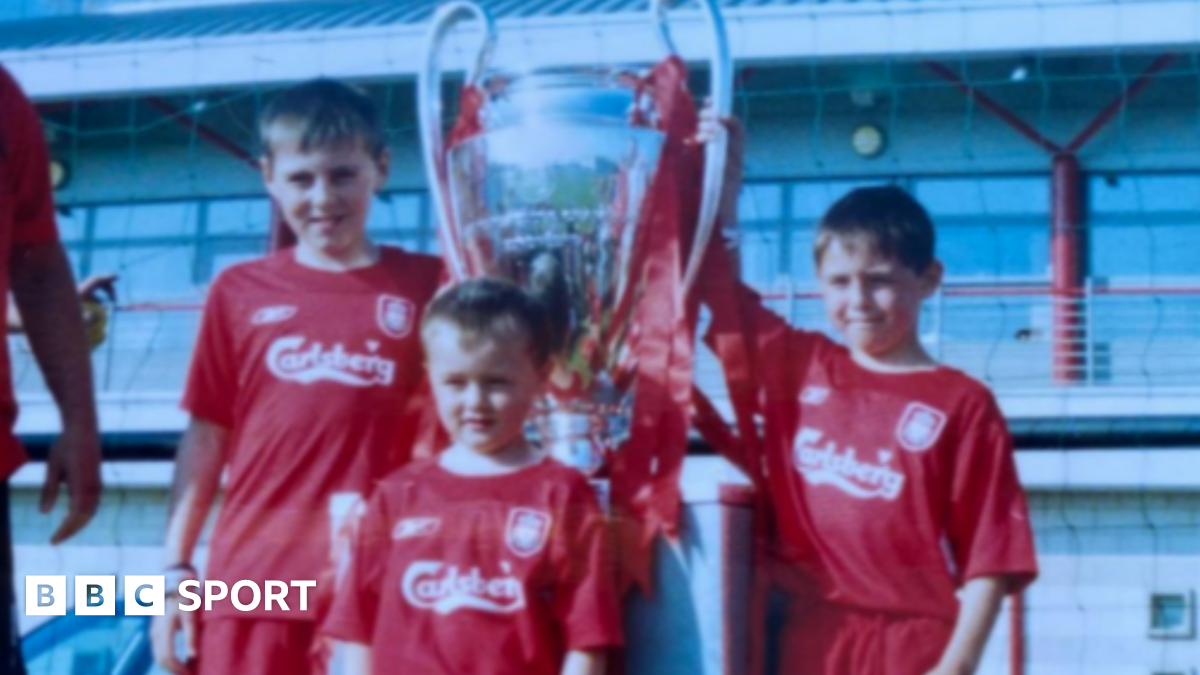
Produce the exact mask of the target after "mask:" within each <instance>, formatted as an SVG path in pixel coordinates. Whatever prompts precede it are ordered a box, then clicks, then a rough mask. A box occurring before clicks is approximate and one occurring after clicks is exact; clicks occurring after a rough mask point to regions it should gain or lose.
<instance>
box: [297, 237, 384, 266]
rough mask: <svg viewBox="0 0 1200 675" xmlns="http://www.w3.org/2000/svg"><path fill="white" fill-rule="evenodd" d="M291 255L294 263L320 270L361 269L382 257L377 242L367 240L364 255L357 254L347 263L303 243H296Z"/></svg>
mask: <svg viewBox="0 0 1200 675" xmlns="http://www.w3.org/2000/svg"><path fill="white" fill-rule="evenodd" d="M292 255H293V257H294V259H295V261H296V264H298V265H300V266H302V267H307V268H309V269H314V270H319V271H322V272H351V271H354V270H359V269H363V268H365V267H370V266H372V265H374V264H375V263H377V262H379V259H380V257H382V251H381V250H380V247H379V245H378V244H375V243H374V242H367V250H366V252H365V255H362V256H359V257H358V258H356V259H354V260H352V261H351V262H349V263H343V262H341V261H337V260H333V259H330V258H327V257H325V256H322V255H320V254H318V253H316V252H315V251H312V250H311V249H309V248H307V247H305V246H304V244H297V245H296V248H295V249H294V251H293V254H292Z"/></svg>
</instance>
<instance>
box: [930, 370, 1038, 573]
mask: <svg viewBox="0 0 1200 675" xmlns="http://www.w3.org/2000/svg"><path fill="white" fill-rule="evenodd" d="M960 419H961V423H962V424H961V426H960V427H959V433H958V438H959V442H958V444H957V448H956V449H955V456H954V457H953V460H952V461H953V466H954V473H953V486H952V491H951V504H950V521H949V532H948V535H949V541H950V547H951V550H952V551H953V554H954V558H955V562H956V564H957V566H958V572H959V578H960V580H961V581H964V582H965V581H968V580H970V579H974V578H978V577H984V576H999V577H1005V578H1007V579H1008V581H1009V591H1010V592H1017V591H1019V590H1021V589H1023V588H1024V587H1025V586H1027V585H1029V584H1030V583H1031V582H1032V581H1033V580H1034V579H1035V578H1036V577H1037V571H1038V570H1037V558H1036V556H1035V554H1034V545H1033V530H1032V527H1031V525H1030V522H1029V507H1028V505H1027V503H1026V499H1025V492H1024V490H1023V489H1022V488H1021V483H1020V480H1019V479H1018V477H1017V469H1016V460H1015V457H1014V454H1013V442H1012V436H1011V435H1010V434H1009V431H1008V427H1007V425H1006V424H1005V422H1004V417H1003V415H1002V414H1001V413H1000V409H999V408H998V407H997V405H996V402H995V399H994V398H993V397H992V396H991V394H988V393H986V392H984V393H983V394H981V395H980V396H979V397H978V398H973V399H972V400H971V401H970V402H969V403H968V404H966V408H965V410H964V414H963V415H962V416H961V418H960Z"/></svg>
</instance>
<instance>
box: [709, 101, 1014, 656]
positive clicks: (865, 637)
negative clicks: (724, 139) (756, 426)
mask: <svg viewBox="0 0 1200 675" xmlns="http://www.w3.org/2000/svg"><path fill="white" fill-rule="evenodd" d="M713 124H714V122H713V116H712V114H711V113H707V114H706V127H705V128H706V132H705V133H702V134H701V139H702V140H703V137H704V136H705V135H706V134H708V135H711V132H712V129H713ZM727 126H729V127H730V131H732V132H733V133H734V137H733V138H732V139H731V140H732V141H733V142H732V143H731V148H732V151H731V152H732V154H733V155H734V157H733V158H732V159H734V160H735V161H734V164H735V166H734V171H733V172H732V173H731V175H732V177H733V178H734V180H733V181H732V182H733V185H732V186H731V189H730V191H727V192H726V204H725V205H723V209H722V210H723V213H724V214H726V215H728V214H730V213H731V212H732V209H731V208H730V202H731V199H730V197H732V196H733V195H736V189H737V187H738V186H737V182H738V179H739V178H740V176H739V175H738V171H737V166H736V165H739V164H740V156H739V154H740V152H739V150H740V133H739V132H740V128H739V127H738V126H737V125H736V123H735V124H728V123H727ZM934 236H935V235H934V226H933V222H932V221H931V219H930V217H929V215H928V213H926V211H925V209H924V208H923V207H922V206H921V205H920V204H919V203H918V202H917V201H916V200H915V199H913V198H912V197H911V196H910V195H908V194H907V193H906V192H904V191H903V190H901V189H900V188H897V187H871V188H862V189H859V190H855V191H853V192H851V193H850V194H848V195H847V196H845V197H843V198H842V199H841V200H839V201H838V202H837V203H835V204H834V205H833V206H832V207H831V208H830V209H829V211H828V212H827V213H826V214H825V216H824V217H823V218H822V220H821V222H820V224H819V225H818V228H817V236H816V241H815V246H814V249H815V250H814V256H815V258H816V265H817V276H818V282H819V284H820V290H821V295H822V297H823V299H824V304H825V308H826V313H827V314H828V317H829V320H830V322H831V323H832V325H833V327H834V329H835V330H836V332H837V333H839V334H840V335H841V336H842V338H843V343H842V344H838V343H835V342H834V341H832V340H830V339H828V338H826V337H825V336H823V335H821V334H819V333H815V332H809V331H804V330H799V329H795V328H792V327H791V326H789V325H788V324H787V323H786V322H784V321H783V320H781V319H780V318H779V317H778V316H776V315H774V314H772V313H771V312H769V311H767V310H765V309H763V308H762V305H761V300H760V299H759V298H758V297H757V296H756V295H755V294H754V293H753V291H751V290H749V289H747V288H745V287H744V286H739V287H738V288H737V291H736V293H735V295H734V297H733V299H732V301H729V302H720V301H717V302H713V303H712V308H713V323H712V327H711V329H710V333H709V335H708V338H707V340H708V342H709V344H710V345H712V346H714V348H715V349H717V351H718V352H721V351H722V350H723V349H726V348H728V346H729V345H730V344H731V341H734V342H736V341H737V340H738V339H739V336H741V335H745V334H746V333H745V332H743V331H742V330H741V329H740V328H739V323H738V319H739V316H746V317H749V319H748V320H749V326H747V327H748V328H749V333H750V335H752V342H753V349H754V350H755V351H756V352H757V353H756V355H755V361H756V363H757V364H758V368H757V369H756V372H755V380H756V381H757V382H758V384H759V385H760V388H759V391H758V397H759V405H760V406H761V410H762V412H763V414H764V425H763V428H764V430H765V438H764V443H763V446H762V448H763V453H764V456H763V457H760V458H750V459H748V460H747V461H749V462H753V463H754V464H757V465H759V466H763V467H765V484H766V485H767V486H768V492H769V494H770V500H771V508H772V512H773V513H772V515H773V519H774V521H775V530H776V535H777V541H776V547H775V552H776V553H778V556H779V558H780V559H781V561H782V563H783V564H782V565H780V567H779V569H780V570H782V571H780V572H779V573H778V574H777V577H778V578H777V579H776V581H777V582H778V583H779V584H780V585H781V586H782V587H783V588H784V589H785V590H786V591H787V592H788V594H789V610H788V615H787V620H786V623H785V626H784V628H783V631H782V635H781V637H780V640H779V643H780V650H779V651H780V657H779V661H780V667H779V669H778V672H779V673H781V674H782V675H847V674H853V675H935V674H936V675H969V674H970V673H973V672H975V669H976V668H977V667H978V663H979V659H980V657H981V655H982V652H983V649H984V646H985V645H986V642H987V637H988V634H989V633H990V631H991V628H992V625H993V623H994V622H995V619H996V616H997V614H998V612H999V609H1000V604H1001V601H1002V599H1003V597H1004V595H1005V594H1007V593H1012V592H1016V591H1019V590H1021V589H1022V588H1024V587H1025V586H1026V585H1028V584H1029V583H1030V582H1031V581H1032V580H1033V579H1034V577H1035V576H1036V574H1037V563H1036V559H1035V556H1034V549H1033V537H1032V532H1031V529H1030V524H1029V517H1028V509H1027V506H1026V501H1025V495H1024V493H1023V491H1022V489H1021V486H1020V483H1019V482H1018V479H1017V474H1016V470H1015V463H1014V459H1013V446H1012V439H1011V437H1010V435H1009V432H1008V428H1007V426H1006V424H1005V421H1004V418H1003V416H1002V415H1001V413H1000V410H999V409H998V407H997V406H996V402H995V399H994V398H993V396H992V394H991V393H990V392H989V391H988V389H987V388H986V387H984V386H983V385H982V384H980V383H979V382H976V381H975V380H973V379H971V378H970V377H969V376H967V375H966V374H964V373H962V372H960V371H958V370H955V369H953V368H949V367H947V366H944V365H940V364H938V363H937V362H935V361H934V359H933V358H932V357H930V355H929V354H928V353H927V352H926V351H925V349H924V348H923V347H922V345H921V342H920V340H919V338H918V332H917V331H918V317H919V313H920V308H921V303H922V302H923V301H924V300H925V299H926V298H928V297H930V296H931V295H932V294H933V293H934V292H935V291H936V289H937V288H938V286H939V284H940V283H941V280H942V265H941V263H939V262H938V261H937V259H936V258H935V257H934ZM747 308H749V309H750V311H748V312H746V313H745V314H741V315H739V313H740V312H742V311H743V310H745V309H747ZM743 325H744V324H743Z"/></svg>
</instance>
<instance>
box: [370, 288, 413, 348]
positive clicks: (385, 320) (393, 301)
mask: <svg viewBox="0 0 1200 675" xmlns="http://www.w3.org/2000/svg"><path fill="white" fill-rule="evenodd" d="M415 314H416V309H415V308H414V307H413V304H412V303H411V302H409V301H408V300H405V299H404V298H399V297H396V296H394V295H381V296H379V306H378V309H377V310H376V313H375V318H376V320H377V321H378V322H379V330H381V331H383V333H384V335H387V336H388V337H392V338H397V339H399V338H402V337H405V336H407V335H408V334H409V333H410V332H412V327H413V317H414V315H415Z"/></svg>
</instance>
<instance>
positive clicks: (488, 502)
mask: <svg viewBox="0 0 1200 675" xmlns="http://www.w3.org/2000/svg"><path fill="white" fill-rule="evenodd" d="M614 574H615V568H614V565H613V561H612V560H611V558H610V548H609V544H608V540H607V535H606V533H605V528H604V521H603V517H602V515H601V513H600V509H599V506H598V505H597V502H596V497H595V494H594V492H593V490H592V488H591V486H590V485H589V484H588V482H587V480H585V479H584V478H583V476H582V475H581V474H579V473H578V472H577V471H575V470H574V469H570V468H567V467H565V466H563V465H561V464H559V463H558V462H555V461H553V460H545V461H543V462H541V463H539V464H537V465H535V466H532V467H529V468H526V469H522V470H520V471H517V472H515V473H512V474H507V475H503V476H488V477H476V476H471V477H467V476H458V475H455V474H451V473H449V472H448V471H446V470H445V469H443V468H441V467H440V466H439V465H438V463H437V460H436V459H434V460H424V461H420V462H414V463H413V464H411V465H409V466H407V467H405V468H404V469H401V470H400V471H399V472H397V473H396V474H395V475H394V476H392V477H389V478H388V479H387V480H386V481H384V482H383V483H382V484H381V485H380V487H379V489H378V490H377V491H376V493H375V496H374V497H373V498H372V500H371V504H370V506H369V507H368V510H367V514H366V515H365V516H364V517H363V519H362V522H361V523H360V525H359V530H358V536H357V537H356V539H355V544H354V548H353V553H352V556H351V560H350V563H349V565H348V567H347V568H346V573H345V575H344V578H342V579H341V580H340V582H339V586H338V593H337V597H336V599H335V601H334V605H333V609H332V610H331V613H330V616H329V619H328V621H327V622H326V625H325V631H326V632H327V633H329V634H330V635H333V636H334V637H337V638H339V639H343V640H347V641H351V642H358V643H362V644H371V645H372V646H373V647H374V669H375V670H374V672H375V673H376V674H377V675H384V674H390V673H423V674H424V675H468V674H470V675H558V674H559V672H560V671H561V669H562V662H563V659H564V657H565V655H566V652H567V651H570V650H588V649H601V648H604V647H609V646H614V645H618V644H620V643H621V628H620V626H621V624H620V616H619V613H618V604H617V592H616V588H615V583H614Z"/></svg>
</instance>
